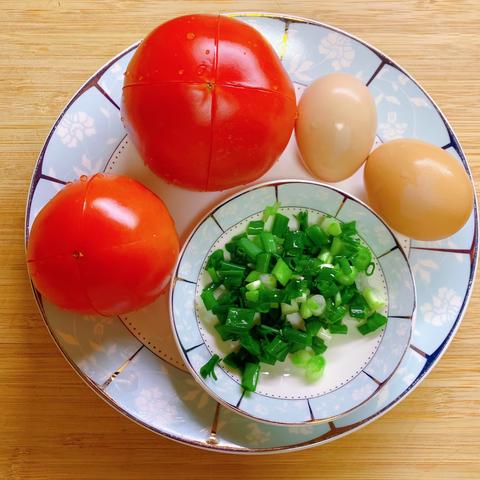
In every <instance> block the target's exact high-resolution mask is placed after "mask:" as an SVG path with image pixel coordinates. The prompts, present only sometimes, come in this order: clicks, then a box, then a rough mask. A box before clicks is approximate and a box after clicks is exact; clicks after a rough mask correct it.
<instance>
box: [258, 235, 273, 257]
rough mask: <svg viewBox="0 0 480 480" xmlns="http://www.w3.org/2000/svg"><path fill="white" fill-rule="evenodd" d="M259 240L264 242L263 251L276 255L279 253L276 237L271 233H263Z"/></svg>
mask: <svg viewBox="0 0 480 480" xmlns="http://www.w3.org/2000/svg"><path fill="white" fill-rule="evenodd" d="M259 238H260V240H261V242H262V245H263V249H264V250H265V252H267V253H276V252H277V244H276V242H275V237H274V236H273V234H272V233H271V232H262V233H260V235H259Z"/></svg>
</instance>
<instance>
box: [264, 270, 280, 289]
mask: <svg viewBox="0 0 480 480" xmlns="http://www.w3.org/2000/svg"><path fill="white" fill-rule="evenodd" d="M260 281H261V282H262V284H263V286H264V287H265V288H267V289H269V290H272V289H274V288H275V287H276V286H277V279H276V278H275V276H274V275H272V274H270V273H264V274H263V275H260Z"/></svg>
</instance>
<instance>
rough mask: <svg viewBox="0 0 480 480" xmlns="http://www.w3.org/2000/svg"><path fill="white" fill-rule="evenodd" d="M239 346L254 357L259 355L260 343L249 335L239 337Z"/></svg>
mask: <svg viewBox="0 0 480 480" xmlns="http://www.w3.org/2000/svg"><path fill="white" fill-rule="evenodd" d="M240 345H241V346H242V347H243V348H244V349H245V350H247V352H248V353H250V354H251V355H253V356H254V357H259V356H260V354H261V349H260V343H259V342H258V340H256V339H255V338H253V337H252V336H251V335H240Z"/></svg>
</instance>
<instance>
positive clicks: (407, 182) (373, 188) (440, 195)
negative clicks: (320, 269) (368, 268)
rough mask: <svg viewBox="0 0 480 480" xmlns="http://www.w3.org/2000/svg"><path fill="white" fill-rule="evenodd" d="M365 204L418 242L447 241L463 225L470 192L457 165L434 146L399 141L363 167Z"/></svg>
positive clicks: (385, 146)
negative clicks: (366, 202)
mask: <svg viewBox="0 0 480 480" xmlns="http://www.w3.org/2000/svg"><path fill="white" fill-rule="evenodd" d="M364 178H365V187H366V191H367V195H368V200H369V203H370V205H371V206H372V207H373V209H374V210H376V211H377V212H378V213H379V214H380V215H381V216H382V217H383V218H384V219H385V220H386V221H387V223H389V224H390V226H391V227H392V228H394V229H395V230H397V231H398V232H400V233H403V234H404V235H407V236H409V237H412V238H415V239H417V240H437V239H440V238H445V237H449V236H450V235H452V234H453V233H455V232H456V231H457V230H459V229H460V228H461V227H462V226H463V225H464V224H465V222H466V221H467V220H468V218H469V216H470V213H471V211H472V208H473V187H472V183H471V182H470V179H469V177H468V175H467V172H466V171H465V169H464V168H463V166H462V164H461V163H460V162H459V161H458V160H457V159H455V158H454V157H452V156H451V155H449V154H448V153H447V152H446V151H445V150H442V149H441V148H439V147H436V146H435V145H431V144H429V143H425V142H422V141H420V140H412V139H401V140H393V141H391V142H388V143H385V144H383V145H381V146H380V147H378V148H377V149H376V150H374V151H373V152H372V153H371V154H370V156H369V157H368V159H367V163H366V165H365V172H364Z"/></svg>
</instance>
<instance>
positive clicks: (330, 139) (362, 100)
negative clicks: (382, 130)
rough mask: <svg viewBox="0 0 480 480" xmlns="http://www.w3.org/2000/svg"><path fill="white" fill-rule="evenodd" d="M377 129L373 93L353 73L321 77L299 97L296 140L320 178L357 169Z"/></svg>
mask: <svg viewBox="0 0 480 480" xmlns="http://www.w3.org/2000/svg"><path fill="white" fill-rule="evenodd" d="M376 130H377V112H376V108H375V102H374V100H373V98H372V95H371V94H370V92H369V90H368V88H367V87H366V86H365V85H364V84H363V83H362V82H361V81H360V80H359V79H358V78H356V77H354V76H352V75H348V74H346V73H333V74H331V75H327V76H325V77H321V78H319V79H318V80H315V81H314V82H313V83H312V84H311V85H310V86H309V87H308V88H307V89H306V90H305V91H304V92H303V95H302V97H301V98H300V102H299V105H298V119H297V122H296V127H295V134H296V138H297V144H298V148H299V150H300V153H301V156H302V159H303V162H304V163H305V166H306V167H307V168H308V170H310V172H311V173H312V174H313V175H314V176H316V177H318V178H319V179H320V180H324V181H327V182H338V181H340V180H344V179H345V178H348V177H350V176H351V175H353V174H354V173H355V171H356V170H358V169H359V168H360V166H361V165H362V163H363V162H364V161H365V159H366V158H367V156H368V154H369V152H370V150H371V148H372V146H373V142H374V140H375V132H376Z"/></svg>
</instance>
